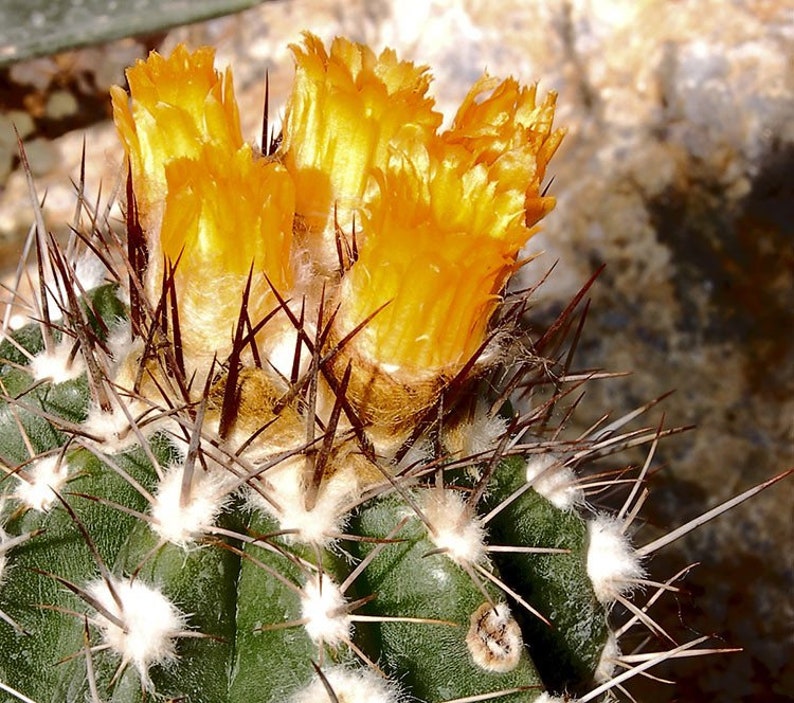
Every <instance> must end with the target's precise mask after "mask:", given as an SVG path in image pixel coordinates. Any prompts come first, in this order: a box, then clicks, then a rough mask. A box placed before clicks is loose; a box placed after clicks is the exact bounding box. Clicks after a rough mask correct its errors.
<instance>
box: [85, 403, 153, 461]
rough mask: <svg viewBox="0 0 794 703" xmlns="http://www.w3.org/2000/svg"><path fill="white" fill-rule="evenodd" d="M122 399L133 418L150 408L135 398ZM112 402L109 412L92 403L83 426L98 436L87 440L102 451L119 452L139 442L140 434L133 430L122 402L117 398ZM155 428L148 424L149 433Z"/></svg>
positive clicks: (89, 432) (88, 431) (90, 433)
mask: <svg viewBox="0 0 794 703" xmlns="http://www.w3.org/2000/svg"><path fill="white" fill-rule="evenodd" d="M120 401H121V403H124V407H125V408H126V413H129V417H131V418H132V419H133V420H135V419H136V418H137V417H139V416H140V415H141V414H142V413H143V412H144V411H145V410H146V409H147V408H148V406H146V405H145V404H144V403H142V402H140V401H139V400H135V399H134V398H125V397H124V396H121V398H120ZM111 403H112V407H111V409H110V411H109V412H106V411H104V410H102V408H100V407H99V406H98V405H96V404H92V405H91V407H90V408H89V410H88V417H87V418H86V420H85V422H84V423H83V428H84V429H85V431H86V433H87V434H89V435H91V436H92V437H96V438H97V439H96V440H87V441H88V442H89V443H91V444H93V445H94V446H96V447H97V448H98V449H100V450H101V451H104V452H107V453H109V454H117V453H119V452H123V451H124V450H125V449H129V448H130V447H132V446H134V445H135V444H138V436H137V435H136V434H135V432H134V431H133V430H132V424H131V423H130V420H129V418H128V417H127V414H126V413H125V411H124V410H123V409H122V407H121V405H120V403H119V402H117V401H116V400H111ZM154 429H155V428H154V427H153V426H152V425H148V426H147V428H146V432H147V434H150V433H151V432H152V431H153V430H154Z"/></svg>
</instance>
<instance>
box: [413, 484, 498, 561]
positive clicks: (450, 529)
mask: <svg viewBox="0 0 794 703" xmlns="http://www.w3.org/2000/svg"><path fill="white" fill-rule="evenodd" d="M422 511H423V513H424V515H425V517H426V518H427V521H428V523H429V524H430V525H431V526H432V528H433V529H432V531H430V532H429V536H430V539H431V540H432V542H433V543H434V544H435V545H436V546H437V547H438V548H439V549H444V550H446V554H447V556H448V557H449V558H450V559H452V560H453V561H454V562H455V563H456V564H476V563H479V562H480V561H482V559H483V558H484V556H485V552H486V550H485V529H484V528H483V526H482V523H481V522H480V520H479V518H478V517H477V515H476V513H474V512H473V511H472V510H471V508H470V507H469V506H468V505H466V502H465V501H464V500H463V498H462V497H461V495H460V493H458V492H457V491H452V490H449V489H446V490H437V489H429V490H427V491H426V492H425V495H424V496H423V500H422Z"/></svg>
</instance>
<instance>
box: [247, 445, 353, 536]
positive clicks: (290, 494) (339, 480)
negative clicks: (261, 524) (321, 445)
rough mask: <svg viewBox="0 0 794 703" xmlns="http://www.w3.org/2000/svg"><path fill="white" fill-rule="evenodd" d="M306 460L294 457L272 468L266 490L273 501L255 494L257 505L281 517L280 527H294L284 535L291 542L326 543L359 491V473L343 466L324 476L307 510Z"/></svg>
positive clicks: (341, 522) (254, 498)
mask: <svg viewBox="0 0 794 703" xmlns="http://www.w3.org/2000/svg"><path fill="white" fill-rule="evenodd" d="M305 472H306V460H305V458H304V457H302V456H300V457H294V458H291V459H288V460H286V461H283V462H282V463H281V464H279V465H278V466H275V467H273V468H272V469H269V470H268V471H267V472H266V473H265V474H264V476H265V478H266V479H267V481H266V483H265V484H264V485H265V486H266V491H267V493H269V494H270V495H272V499H273V503H274V504H275V506H274V505H272V504H271V503H269V502H267V501H265V500H264V499H263V498H262V497H261V496H260V495H258V494H257V493H256V492H253V493H252V498H253V502H254V504H255V506H256V507H258V508H264V510H265V511H267V512H268V513H269V514H271V515H273V517H275V518H276V520H278V524H279V528H280V529H282V530H291V531H292V532H290V533H289V534H286V535H285V536H284V538H285V539H286V540H288V541H293V542H303V543H306V544H317V545H320V546H327V545H328V544H330V543H331V542H332V541H333V539H334V537H333V535H335V534H337V533H338V532H339V531H340V530H341V529H342V525H343V524H344V521H345V519H346V518H347V514H348V512H347V506H349V505H350V504H351V503H352V502H353V501H354V500H355V499H356V498H358V496H359V493H360V487H359V481H358V476H357V475H356V472H355V470H354V469H353V468H346V467H342V468H340V469H339V470H338V471H337V472H336V473H335V474H333V475H332V476H329V477H325V478H323V483H322V486H321V487H320V491H319V493H318V495H317V500H316V502H315V504H314V506H313V507H312V508H311V510H307V509H306V489H305V488H304V476H305Z"/></svg>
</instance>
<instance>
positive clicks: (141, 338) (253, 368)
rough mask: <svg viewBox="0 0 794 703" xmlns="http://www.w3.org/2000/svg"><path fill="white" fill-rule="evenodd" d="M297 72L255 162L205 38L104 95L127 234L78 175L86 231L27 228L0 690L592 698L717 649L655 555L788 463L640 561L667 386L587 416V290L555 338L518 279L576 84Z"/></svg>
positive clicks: (382, 64) (388, 65)
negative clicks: (694, 629) (623, 408)
mask: <svg viewBox="0 0 794 703" xmlns="http://www.w3.org/2000/svg"><path fill="white" fill-rule="evenodd" d="M293 53H294V56H295V60H296V66H297V68H296V77H295V83H294V87H293V92H292V95H291V96H290V98H289V102H288V105H287V109H286V114H285V118H284V124H283V132H282V134H281V135H279V136H278V137H277V138H273V136H272V135H270V134H268V126H267V121H265V126H264V129H263V135H262V136H263V138H262V143H263V144H265V145H266V146H265V147H264V151H263V152H260V151H259V150H258V149H256V148H254V147H252V146H251V145H250V144H248V143H246V142H245V141H244V140H243V136H242V134H241V130H240V123H239V117H238V113H237V105H236V103H235V100H234V95H233V86H232V77H231V74H230V72H228V71H227V72H226V73H225V74H220V73H218V72H217V71H216V70H215V68H214V65H213V62H214V55H213V52H212V50H210V49H206V48H205V49H199V50H197V51H195V52H192V53H191V52H189V51H188V50H187V49H186V48H185V47H182V46H180V47H178V48H177V49H176V50H175V51H174V52H173V54H172V55H171V56H170V57H169V58H163V57H161V56H159V55H157V54H152V55H151V56H150V57H149V59H148V60H147V61H145V62H139V63H138V64H137V65H136V66H134V67H133V68H131V69H129V71H128V74H127V75H128V81H129V88H130V94H129V95H128V94H127V93H126V92H125V91H124V90H122V89H121V88H116V89H114V90H113V92H112V99H113V109H114V117H115V121H116V125H117V127H118V131H119V134H120V136H121V140H122V142H123V144H124V148H125V150H126V155H127V164H128V175H127V178H126V209H125V213H126V215H125V216H126V221H125V228H124V229H125V230H126V232H125V233H124V234H123V236H122V235H118V234H117V232H116V231H115V230H114V228H113V227H112V226H111V223H110V221H109V214H108V213H109V208H106V209H104V210H100V209H98V208H94V207H91V206H90V205H89V202H88V200H87V199H86V198H85V197H84V193H83V189H82V186H81V187H80V188H79V193H78V196H79V213H78V216H77V218H76V221H75V223H74V227H73V235H72V237H71V239H70V241H69V242H68V243H67V244H66V245H64V246H62V245H60V244H59V243H58V242H56V241H55V240H54V239H53V238H52V237H51V236H49V235H48V234H47V233H46V232H45V230H44V227H43V224H42V218H41V217H40V211H38V210H36V213H37V223H36V226H35V227H34V228H33V229H32V234H31V242H30V243H31V247H30V250H31V251H35V264H36V266H35V272H34V271H32V269H33V267H30V269H26V268H24V267H20V272H21V273H20V277H19V281H18V285H17V290H16V292H15V293H14V294H13V296H12V298H11V300H10V302H9V306H8V308H7V310H6V315H5V319H4V339H3V341H2V346H0V362H1V363H2V366H0V393H1V394H2V404H0V461H1V462H2V466H3V469H4V473H5V476H4V479H3V481H2V529H0V576H1V578H2V580H1V582H0V619H1V620H2V622H0V690H2V691H3V692H4V695H5V699H4V700H9V701H12V700H14V701H16V700H18V701H34V702H35V703H44V702H45V701H52V702H55V701H58V702H62V701H85V700H90V701H92V702H94V703H97V702H99V701H113V702H114V703H121V702H127V701H142V700H151V701H156V700H178V701H193V702H194V703H199V702H202V703H204V702H206V703H214V702H216V701H217V702H219V703H220V702H228V703H239V702H242V701H273V702H278V703H283V702H284V701H288V702H290V703H305V702H309V701H311V702H312V703H315V702H317V701H329V702H331V703H342V702H348V703H350V702H352V701H355V702H361V701H368V702H372V703H398V702H399V703H403V702H405V703H407V701H412V700H419V701H428V702H433V703H441V702H445V703H464V702H467V701H470V702H473V701H489V700H498V701H505V702H506V703H511V702H518V701H543V702H546V703H549V702H552V701H562V700H578V701H580V702H581V703H585V702H586V701H592V700H602V699H605V698H612V697H620V696H621V695H623V694H624V693H625V689H624V687H623V685H624V682H625V681H626V680H627V679H629V678H631V677H632V676H634V675H636V674H639V673H642V672H644V671H646V670H647V669H649V668H651V667H652V666H654V665H655V664H657V663H659V662H661V661H664V660H666V659H670V658H675V657H681V656H691V655H699V654H704V653H707V652H709V651H716V650H709V649H705V648H704V646H705V644H704V643H705V642H706V638H705V637H703V638H697V639H694V640H691V641H686V642H683V643H679V642H678V641H677V640H675V639H674V637H673V636H672V635H671V634H668V633H667V632H665V631H664V630H663V629H662V628H661V627H660V626H659V625H658V624H657V623H655V622H654V620H653V618H652V615H651V614H650V613H649V609H650V607H651V605H652V604H653V603H654V602H655V601H656V600H657V599H658V598H659V597H660V596H662V595H664V594H665V593H666V592H668V591H675V590H676V586H675V585H674V584H675V583H676V582H677V581H678V580H679V579H680V578H681V577H682V576H683V574H676V575H674V576H673V577H672V578H670V579H669V580H668V581H666V582H664V583H655V582H653V581H652V580H650V578H649V577H648V576H647V575H646V571H645V566H644V562H645V559H646V557H648V556H650V555H651V554H652V553H653V552H654V551H656V550H657V549H658V548H660V547H662V546H664V545H665V544H667V543H668V542H669V541H671V540H673V539H675V538H676V537H678V536H680V535H681V534H684V533H685V532H686V531H688V530H689V529H691V528H692V527H694V526H695V525H696V524H700V523H702V522H703V521H705V520H706V519H710V518H711V517H714V516H715V515H717V514H719V513H720V512H722V511H724V510H725V509H727V508H729V507H731V505H733V504H736V503H738V502H740V501H741V500H744V499H746V498H748V497H750V496H751V495H753V494H755V493H757V492H758V491H760V490H762V489H763V488H765V487H766V486H767V485H770V484H771V483H773V482H774V481H775V480H777V479H773V480H772V481H769V482H768V483H766V484H763V485H761V486H758V487H756V488H755V489H752V490H751V491H748V492H747V493H745V494H742V495H741V496H739V497H738V498H737V499H735V500H734V501H731V503H730V504H728V505H726V506H721V507H719V508H716V509H714V510H713V511H712V512H711V513H709V514H707V515H705V516H703V517H702V518H700V519H699V520H697V521H695V522H694V523H692V524H688V525H684V526H683V527H682V528H679V529H678V530H675V531H674V532H672V533H670V535H668V536H666V537H662V538H660V539H658V540H655V541H653V542H650V543H648V544H645V545H644V546H641V547H637V546H635V542H636V541H639V540H638V539H637V537H636V535H634V533H635V531H636V523H637V520H636V518H637V514H638V512H639V510H640V508H641V506H642V504H643V502H644V500H645V498H646V497H647V491H646V489H644V488H643V484H644V482H645V478H646V476H647V474H648V471H649V469H650V467H651V464H652V459H653V453H654V449H655V447H656V444H657V442H658V441H659V440H660V439H662V438H663V437H666V436H668V435H670V434H673V433H675V432H677V431H679V429H676V428H664V427H662V426H658V427H657V426H648V427H639V428H636V427H633V423H634V422H635V421H636V420H637V418H638V417H640V416H641V415H642V414H643V413H644V412H645V411H646V410H648V409H649V408H650V407H652V406H653V405H654V404H655V403H654V402H652V403H649V404H648V405H646V406H644V407H642V408H639V409H638V410H637V411H636V412H633V413H630V414H629V415H627V416H625V417H621V418H617V419H611V420H610V419H607V416H605V418H604V420H602V421H601V422H599V423H597V424H596V425H594V426H593V427H591V428H590V429H589V430H587V431H586V432H585V433H579V434H578V435H576V436H574V435H573V433H572V432H571V431H570V430H569V429H567V426H568V424H569V420H570V418H571V416H572V414H573V412H574V410H575V408H576V406H577V404H578V401H579V398H580V395H581V391H582V388H583V386H585V385H586V384H587V383H591V382H593V381H594V380H598V379H605V378H606V377H608V376H609V374H605V373H599V372H596V371H593V370H580V369H575V368H574V366H573V361H572V359H573V352H574V350H575V347H576V343H577V340H578V339H579V336H580V333H581V329H582V324H583V321H584V317H585V312H586V307H587V306H586V304H585V303H584V301H585V299H586V294H587V289H588V288H589V286H590V285H591V283H592V280H591V281H589V282H588V283H587V285H586V286H585V287H584V288H583V290H582V291H581V292H580V293H579V294H578V295H577V296H576V297H575V299H574V300H573V301H572V302H571V303H570V305H569V306H568V307H566V308H565V310H564V311H563V312H562V313H561V314H560V316H559V317H558V319H557V320H556V321H555V322H554V323H553V324H552V325H551V326H550V327H549V328H548V329H547V330H545V331H542V332H540V333H530V332H528V331H527V330H525V329H523V328H522V318H523V317H524V313H525V312H526V309H527V306H528V305H529V304H530V302H531V295H532V292H533V291H521V292H514V293H506V292H505V285H506V283H507V281H508V279H509V277H510V275H511V274H512V273H513V272H515V270H516V269H518V268H519V267H520V266H522V265H524V263H526V262H524V261H522V260H521V259H520V258H519V254H520V250H521V248H522V247H523V245H524V244H525V243H526V241H527V240H528V239H529V238H530V237H531V236H532V234H533V233H534V231H535V229H536V227H537V223H538V222H539V221H540V220H541V218H542V217H543V216H544V215H546V214H547V213H548V212H549V211H550V210H551V209H552V208H553V206H554V199H553V198H551V197H549V196H547V195H546V194H545V191H544V190H543V180H544V176H545V171H546V166H547V163H548V161H549V159H550V158H551V157H552V155H553V154H554V152H555V150H556V149H557V147H558V145H559V143H560V141H561V139H562V132H561V131H560V130H555V129H554V128H553V126H552V122H553V117H554V102H555V97H554V95H553V94H550V95H547V96H546V97H545V98H544V99H543V100H538V99H537V93H536V89H535V88H534V87H533V88H526V87H521V86H520V85H519V84H517V83H516V82H515V81H513V80H511V79H508V80H505V81H499V80H496V79H494V78H491V77H487V76H485V77H483V78H482V79H481V80H480V81H478V82H477V83H476V84H475V85H474V86H473V88H472V89H471V91H470V93H469V94H468V95H467V96H466V98H465V99H464V101H463V103H462V105H461V107H460V110H459V111H458V113H457V115H456V117H455V119H454V121H453V123H452V126H451V127H450V128H449V129H448V130H446V131H439V130H440V124H441V115H440V114H439V113H438V112H436V111H435V110H434V108H433V102H432V100H431V99H430V98H429V97H428V95H427V90H428V86H429V82H430V76H429V74H428V72H427V69H426V68H423V67H417V66H414V65H413V64H411V63H408V62H402V61H399V60H398V59H397V57H396V56H395V54H394V53H393V52H391V51H388V50H387V51H385V52H383V53H382V54H380V55H379V56H376V55H375V54H373V53H372V52H371V51H370V49H368V48H366V47H364V46H361V45H357V44H353V43H350V42H348V41H346V40H343V39H337V40H336V41H334V43H333V44H332V46H331V47H330V50H326V48H325V47H324V46H323V45H322V44H321V43H320V42H319V40H317V38H316V37H314V36H312V35H309V34H306V35H305V36H304V38H303V42H302V43H301V44H300V45H297V46H294V47H293ZM23 157H24V155H23ZM31 192H32V194H33V198H32V199H33V202H37V200H36V197H35V193H33V190H32V184H31ZM31 263H32V262H31ZM28 270H31V273H30V274H28V273H27V271H28ZM36 274H37V275H36ZM594 278H595V277H594ZM26 280H33V281H35V283H34V284H33V289H34V290H35V291H36V293H35V294H33V293H32V294H30V295H25V294H23V293H22V292H21V291H22V290H23V288H24V286H23V284H24V282H25V281H26ZM15 315H17V316H22V317H24V318H25V319H26V320H28V321H29V322H28V324H26V325H24V326H17V328H16V329H14V330H13V331H12V327H13V325H11V322H12V321H13V320H14V319H16V317H15ZM639 445H647V446H648V455H647V461H646V462H645V464H644V465H643V466H642V467H640V468H639V469H636V470H628V469H623V470H615V471H606V472H604V471H603V470H602V467H601V465H600V464H599V467H598V469H597V470H596V469H594V468H593V467H594V466H595V462H596V461H597V460H601V459H602V458H603V457H609V456H611V455H613V454H616V453H619V452H621V451H623V450H624V449H626V448H629V447H635V446H639ZM778 478H780V477H778ZM605 491H611V492H613V493H614V492H620V491H623V492H624V493H625V495H624V496H623V498H622V499H621V500H622V507H621V508H620V509H619V510H617V511H613V512H609V511H606V510H604V509H601V508H599V507H598V503H599V499H600V498H599V497H600V496H601V495H602V493H603V492H605ZM637 633H639V634H637ZM635 642H642V643H643V645H644V647H645V648H646V649H648V650H649V651H642V649H639V648H637V647H636V646H635ZM653 643H658V646H654V644H653ZM626 644H628V645H629V646H630V647H631V653H629V654H623V653H622V652H621V650H622V649H625V646H626Z"/></svg>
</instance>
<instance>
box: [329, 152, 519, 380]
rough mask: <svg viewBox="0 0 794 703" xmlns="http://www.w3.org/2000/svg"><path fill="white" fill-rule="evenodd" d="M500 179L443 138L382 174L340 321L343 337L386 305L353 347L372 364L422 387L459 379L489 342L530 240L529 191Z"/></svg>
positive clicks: (342, 295) (347, 282) (345, 284)
mask: <svg viewBox="0 0 794 703" xmlns="http://www.w3.org/2000/svg"><path fill="white" fill-rule="evenodd" d="M494 175H495V173H494V168H493V167H489V166H488V165H486V164H484V163H477V161H476V158H475V157H474V156H473V155H472V154H470V153H469V152H468V151H467V150H466V149H464V148H462V147H460V146H454V145H449V144H446V143H445V142H444V141H443V140H442V139H440V138H435V139H434V140H432V141H431V142H429V143H428V144H427V145H426V146H417V147H416V148H415V149H414V151H413V153H412V154H410V155H405V157H404V158H403V159H401V160H400V159H397V158H395V159H394V160H393V163H392V164H391V168H389V169H388V170H387V171H385V172H383V173H382V174H381V175H380V178H379V179H378V183H379V189H378V192H377V194H376V195H375V197H374V198H373V199H372V201H371V202H370V203H369V205H368V208H367V211H366V214H365V217H364V219H363V222H362V233H363V243H362V245H361V248H360V251H359V258H358V260H357V261H356V263H354V264H353V266H352V267H351V268H350V270H349V271H348V272H347V273H346V274H345V276H344V278H343V280H342V286H341V292H340V296H339V298H340V306H341V307H340V310H339V313H338V316H337V320H338V325H339V326H340V327H341V331H342V334H346V333H348V332H350V331H351V330H352V329H354V328H355V327H356V326H357V325H358V324H359V323H361V322H362V321H364V320H365V319H366V318H367V317H369V316H370V315H372V314H373V313H375V311H376V310H378V309H379V308H381V307H383V306H385V307H383V309H382V310H380V312H377V313H376V314H375V317H374V318H373V319H372V320H371V321H370V322H369V323H368V324H367V325H366V326H365V327H364V328H363V329H362V330H361V332H359V333H358V334H357V335H356V336H355V338H354V339H353V341H352V342H351V345H352V347H353V348H354V349H355V352H356V353H357V354H358V355H360V356H362V357H363V358H364V359H365V360H366V361H368V362H369V363H373V364H375V365H377V366H380V367H381V368H383V369H384V370H386V371H388V372H389V373H393V374H398V375H401V376H403V377H404V378H405V379H407V380H410V379H414V380H416V381H419V382H421V381H423V380H424V379H427V378H433V377H437V376H439V375H442V374H444V375H447V376H450V375H454V374H455V373H457V371H458V370H459V369H460V368H461V367H462V366H463V365H464V364H465V363H466V362H467V361H468V360H469V359H470V358H471V357H472V355H474V354H475V352H476V351H477V349H478V347H480V345H481V344H482V343H483V341H484V339H485V336H486V330H487V327H488V323H489V321H490V317H491V314H492V313H493V311H494V309H495V307H496V305H497V303H498V300H499V294H500V292H501V290H502V288H503V286H504V284H505V282H506V280H507V278H508V276H509V275H510V274H511V273H512V272H513V270H514V268H515V262H516V256H517V253H518V251H519V249H520V248H521V246H523V244H524V243H525V242H526V240H527V239H528V238H529V236H530V234H531V231H530V230H529V229H528V228H527V227H526V225H525V223H524V191H523V190H520V189H515V188H512V187H509V186H505V184H504V183H502V182H500V181H499V180H498V179H497V178H495V177H494ZM340 336H341V335H340Z"/></svg>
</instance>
